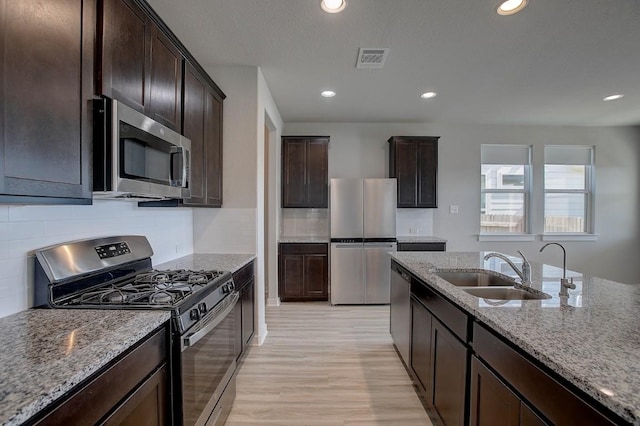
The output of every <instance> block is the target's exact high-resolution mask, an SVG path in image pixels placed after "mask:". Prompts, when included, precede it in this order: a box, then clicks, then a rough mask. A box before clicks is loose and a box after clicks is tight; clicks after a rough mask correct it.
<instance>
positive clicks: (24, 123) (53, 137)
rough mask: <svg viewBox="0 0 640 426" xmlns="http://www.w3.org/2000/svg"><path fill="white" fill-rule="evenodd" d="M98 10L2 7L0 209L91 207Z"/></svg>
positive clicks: (67, 5) (69, 5)
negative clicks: (16, 205) (11, 206)
mask: <svg viewBox="0 0 640 426" xmlns="http://www.w3.org/2000/svg"><path fill="white" fill-rule="evenodd" d="M95 17H96V8H95V2H94V1H87V0H64V1H56V2H51V1H46V0H20V1H11V0H2V1H0V58H1V59H2V67H0V129H1V131H0V203H2V204H6V203H19V204H91V195H92V194H91V190H92V187H91V156H90V154H91V137H92V129H91V120H92V119H91V111H90V110H89V103H90V102H89V101H90V100H91V99H92V98H93V83H92V80H93V56H94V45H93V40H94V39H95V19H96V18H95Z"/></svg>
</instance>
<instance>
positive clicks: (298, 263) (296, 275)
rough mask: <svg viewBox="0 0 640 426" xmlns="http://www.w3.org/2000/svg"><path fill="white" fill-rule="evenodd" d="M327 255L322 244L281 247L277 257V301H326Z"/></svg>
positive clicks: (290, 244) (284, 245) (284, 244)
mask: <svg viewBox="0 0 640 426" xmlns="http://www.w3.org/2000/svg"><path fill="white" fill-rule="evenodd" d="M328 253H329V248H328V245H327V244H325V243H281V244H280V246H279V255H278V258H279V259H278V295H279V297H280V300H281V301H283V302H292V301H307V300H328V296H329V254H328Z"/></svg>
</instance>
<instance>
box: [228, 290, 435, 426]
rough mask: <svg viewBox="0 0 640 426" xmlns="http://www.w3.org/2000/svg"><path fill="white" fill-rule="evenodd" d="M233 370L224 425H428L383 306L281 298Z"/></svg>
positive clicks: (269, 312)
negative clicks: (233, 390)
mask: <svg viewBox="0 0 640 426" xmlns="http://www.w3.org/2000/svg"><path fill="white" fill-rule="evenodd" d="M267 327H268V329H269V334H268V335H267V339H266V341H265V343H264V344H263V345H262V346H254V347H252V348H251V350H250V352H249V354H248V355H247V358H246V359H245V362H244V364H243V365H242V367H241V369H240V371H239V373H238V376H237V396H236V401H235V403H234V406H233V409H232V411H231V414H230V416H229V418H228V420H227V423H226V424H227V426H240V425H296V426H304V425H309V426H316V425H318V426H319V425H323V426H324V425H331V426H333V425H336V426H337V425H340V426H342V425H399V426H409V425H431V422H430V421H429V417H428V416H427V414H426V413H425V411H424V409H423V407H422V405H421V403H420V400H419V399H418V397H417V395H416V393H415V391H414V389H413V385H412V383H411V380H410V379H409V376H408V375H407V373H406V371H405V369H404V367H403V365H402V362H401V361H400V358H399V357H398V355H397V354H396V352H395V350H394V348H393V345H392V341H391V336H390V335H389V307H388V306H349V307H342V306H340V307H332V306H330V305H328V304H327V303H326V302H325V303H283V304H282V305H281V306H279V307H268V308H267Z"/></svg>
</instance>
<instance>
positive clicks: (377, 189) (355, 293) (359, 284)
mask: <svg viewBox="0 0 640 426" xmlns="http://www.w3.org/2000/svg"><path fill="white" fill-rule="evenodd" d="M330 192H331V198H330V205H329V207H330V210H331V304H332V305H339V304H383V303H389V272H390V265H391V261H390V258H389V255H388V253H389V252H391V251H396V198H397V194H396V192H397V185H396V180H395V179H331V185H330Z"/></svg>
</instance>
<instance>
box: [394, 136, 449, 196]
mask: <svg viewBox="0 0 640 426" xmlns="http://www.w3.org/2000/svg"><path fill="white" fill-rule="evenodd" d="M438 139H440V138H439V137H437V136H392V137H391V138H389V141H388V142H389V177H392V178H396V179H397V180H398V204H397V206H398V208H435V207H438V197H437V189H438V185H437V177H438Z"/></svg>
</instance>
